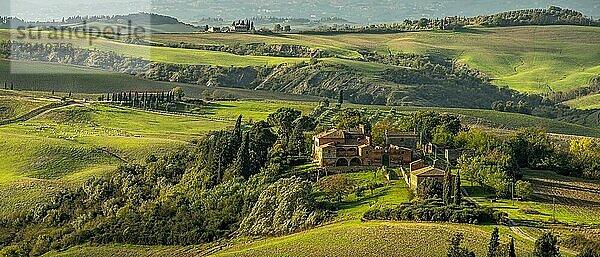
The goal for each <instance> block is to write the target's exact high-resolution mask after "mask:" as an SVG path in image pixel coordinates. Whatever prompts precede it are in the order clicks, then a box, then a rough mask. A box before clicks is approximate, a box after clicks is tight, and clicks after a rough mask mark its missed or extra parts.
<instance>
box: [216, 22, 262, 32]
mask: <svg viewBox="0 0 600 257" xmlns="http://www.w3.org/2000/svg"><path fill="white" fill-rule="evenodd" d="M253 30H254V21H251V20H238V21H234V22H233V23H231V26H225V27H214V26H211V27H208V26H207V27H206V31H207V32H212V33H219V32H223V33H226V32H249V31H253Z"/></svg>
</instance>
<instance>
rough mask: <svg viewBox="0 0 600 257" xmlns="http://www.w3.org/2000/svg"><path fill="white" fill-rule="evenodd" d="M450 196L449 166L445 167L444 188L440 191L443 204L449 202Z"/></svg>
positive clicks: (450, 179)
mask: <svg viewBox="0 0 600 257" xmlns="http://www.w3.org/2000/svg"><path fill="white" fill-rule="evenodd" d="M451 196H452V173H450V166H448V168H446V173H445V174H444V188H443V192H442V199H443V200H444V204H446V205H449V204H450V200H451V199H450V198H451Z"/></svg>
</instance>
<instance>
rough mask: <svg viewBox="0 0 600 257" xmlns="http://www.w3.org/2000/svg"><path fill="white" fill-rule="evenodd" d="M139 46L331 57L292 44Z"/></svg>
mask: <svg viewBox="0 0 600 257" xmlns="http://www.w3.org/2000/svg"><path fill="white" fill-rule="evenodd" d="M138 43H139V44H144V45H151V46H164V47H170V48H184V49H197V50H207V51H218V52H226V53H232V54H237V55H256V56H278V57H304V58H326V57H333V55H332V54H330V53H327V52H326V51H323V50H321V49H317V48H312V47H308V46H303V45H293V44H265V43H252V44H230V45H202V44H194V43H186V42H180V43H176V42H165V43H154V42H138Z"/></svg>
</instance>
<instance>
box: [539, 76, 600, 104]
mask: <svg viewBox="0 0 600 257" xmlns="http://www.w3.org/2000/svg"><path fill="white" fill-rule="evenodd" d="M597 93H600V76H598V77H595V78H593V79H591V80H590V82H589V84H588V85H587V86H584V87H578V88H575V89H571V90H569V91H558V92H552V93H550V94H549V95H548V96H547V97H548V99H550V100H552V101H553V102H555V103H562V102H566V101H569V100H573V99H577V98H580V97H584V96H587V95H592V94H597Z"/></svg>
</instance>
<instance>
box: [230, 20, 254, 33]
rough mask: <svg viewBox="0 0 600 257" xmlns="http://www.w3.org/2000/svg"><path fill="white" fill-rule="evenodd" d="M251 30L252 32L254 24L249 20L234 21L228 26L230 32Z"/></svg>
mask: <svg viewBox="0 0 600 257" xmlns="http://www.w3.org/2000/svg"><path fill="white" fill-rule="evenodd" d="M251 30H254V22H253V21H249V20H239V21H237V22H236V21H234V22H233V23H232V24H231V26H229V31H231V32H248V31H251Z"/></svg>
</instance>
